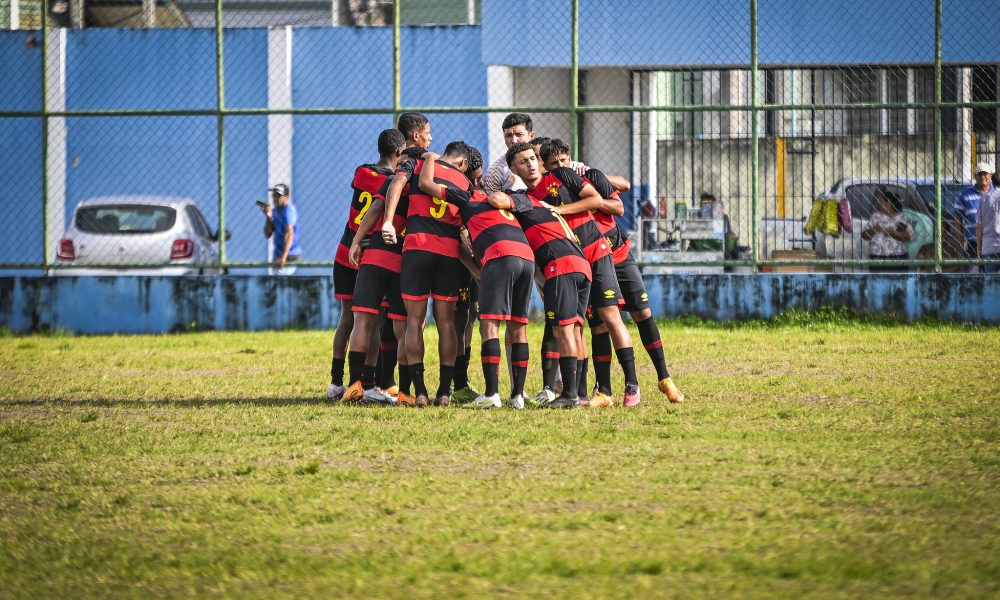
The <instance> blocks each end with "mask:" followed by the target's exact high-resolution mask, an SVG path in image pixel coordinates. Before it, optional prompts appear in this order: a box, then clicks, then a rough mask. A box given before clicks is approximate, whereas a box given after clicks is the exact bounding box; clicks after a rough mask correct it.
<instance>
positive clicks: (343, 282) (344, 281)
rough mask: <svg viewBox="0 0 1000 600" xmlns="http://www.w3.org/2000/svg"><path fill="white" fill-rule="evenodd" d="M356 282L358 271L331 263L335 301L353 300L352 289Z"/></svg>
mask: <svg viewBox="0 0 1000 600" xmlns="http://www.w3.org/2000/svg"><path fill="white" fill-rule="evenodd" d="M357 280H358V270H357V269H352V268H351V267H348V266H346V265H342V264H340V263H333V297H334V298H336V299H337V300H353V299H354V287H355V285H356V283H357Z"/></svg>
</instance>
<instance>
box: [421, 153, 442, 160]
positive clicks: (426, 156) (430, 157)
mask: <svg viewBox="0 0 1000 600" xmlns="http://www.w3.org/2000/svg"><path fill="white" fill-rule="evenodd" d="M420 158H422V159H424V160H425V161H432V160H437V159H439V158H441V157H440V155H438V154H436V153H434V152H430V151H427V152H424V154H423V156H421V157H420Z"/></svg>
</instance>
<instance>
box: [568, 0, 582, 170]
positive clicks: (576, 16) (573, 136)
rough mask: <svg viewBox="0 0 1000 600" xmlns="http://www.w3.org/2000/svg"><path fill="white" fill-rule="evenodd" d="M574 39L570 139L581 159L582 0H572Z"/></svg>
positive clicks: (571, 146) (571, 65)
mask: <svg viewBox="0 0 1000 600" xmlns="http://www.w3.org/2000/svg"><path fill="white" fill-rule="evenodd" d="M572 13H573V16H572V19H571V22H572V25H571V27H572V33H571V35H572V41H571V43H570V46H571V54H572V56H571V57H570V61H571V62H570V74H569V81H570V96H571V97H570V109H571V110H572V112H570V117H569V139H570V152H572V153H573V158H574V159H576V160H581V159H580V113H579V110H580V0H572Z"/></svg>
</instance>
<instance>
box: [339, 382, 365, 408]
mask: <svg viewBox="0 0 1000 600" xmlns="http://www.w3.org/2000/svg"><path fill="white" fill-rule="evenodd" d="M364 397H365V388H363V387H362V386H361V382H360V381H355V382H354V383H352V384H351V385H349V386H348V387H347V390H346V391H344V396H343V398H341V402H344V403H345V404H356V403H358V402H361V400H362V399H363V398H364Z"/></svg>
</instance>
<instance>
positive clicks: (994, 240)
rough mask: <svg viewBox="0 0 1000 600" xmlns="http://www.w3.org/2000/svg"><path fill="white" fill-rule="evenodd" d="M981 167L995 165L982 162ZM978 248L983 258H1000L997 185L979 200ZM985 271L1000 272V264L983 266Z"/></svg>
mask: <svg viewBox="0 0 1000 600" xmlns="http://www.w3.org/2000/svg"><path fill="white" fill-rule="evenodd" d="M979 168H980V169H986V168H988V169H990V171H992V170H993V165H988V164H982V165H980V166H979ZM977 175H978V174H977ZM990 175H993V176H994V178H995V177H996V174H995V173H992V172H991V173H990ZM994 180H995V179H994ZM976 250H977V252H978V253H979V256H980V257H982V258H985V259H987V260H1000V189H998V188H997V187H996V186H993V187H991V188H990V191H989V193H987V194H986V195H985V196H984V197H983V198H982V199H981V200H980V202H979V211H978V212H977V213H976ZM983 272H984V273H1000V265H997V264H988V265H986V266H985V267H983Z"/></svg>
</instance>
